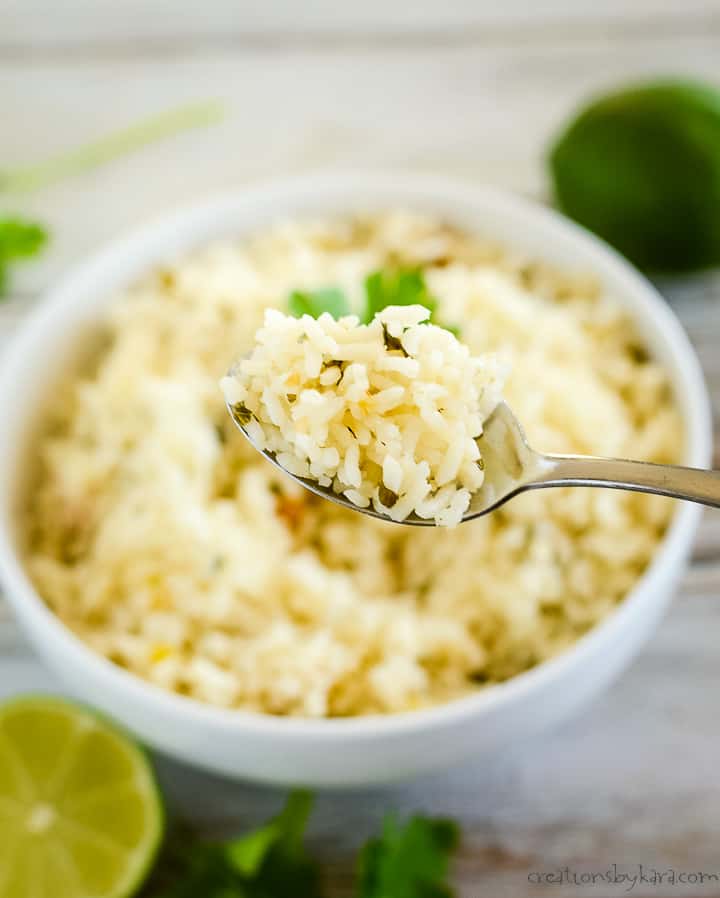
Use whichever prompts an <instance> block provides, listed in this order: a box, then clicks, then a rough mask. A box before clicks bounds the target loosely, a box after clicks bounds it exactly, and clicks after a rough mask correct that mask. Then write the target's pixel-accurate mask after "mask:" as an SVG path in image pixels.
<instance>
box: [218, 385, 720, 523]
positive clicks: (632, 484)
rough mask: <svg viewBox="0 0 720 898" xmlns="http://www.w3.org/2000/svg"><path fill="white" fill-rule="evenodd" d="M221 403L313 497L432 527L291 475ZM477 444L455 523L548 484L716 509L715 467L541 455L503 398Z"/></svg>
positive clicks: (719, 478)
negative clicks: (475, 463) (471, 481)
mask: <svg viewBox="0 0 720 898" xmlns="http://www.w3.org/2000/svg"><path fill="white" fill-rule="evenodd" d="M230 373H231V374H232V369H231V371H230ZM226 405H227V409H228V412H229V413H230V417H231V418H232V419H233V421H234V423H235V425H236V426H237V428H238V430H240V432H241V433H242V434H243V436H244V437H245V438H246V439H247V440H248V441H249V443H250V444H251V445H252V446H253V448H255V449H257V451H258V452H259V453H260V454H261V455H263V456H264V457H265V458H266V459H267V460H268V461H269V462H271V463H272V464H274V465H275V467H276V468H279V469H280V470H281V471H282V472H283V473H284V474H286V475H287V476H288V477H291V478H292V479H293V480H295V481H296V482H297V483H299V484H300V485H301V486H304V487H305V489H308V490H310V492H311V493H315V495H316V496H321V497H322V498H323V499H329V500H330V501H331V502H335V503H337V504H338V505H343V506H344V507H345V508H348V509H350V510H351V511H356V512H360V513H362V514H366V515H369V516H370V517H372V518H379V519H380V520H383V521H392V523H395V524H408V525H410V526H415V527H436V526H438V525H437V524H436V523H435V521H434V520H432V519H429V518H421V517H419V516H418V515H416V514H410V515H408V517H406V518H404V519H403V520H402V521H394V520H393V519H392V518H390V517H388V516H387V515H384V514H382V512H379V511H377V510H376V509H375V508H373V507H372V505H368V506H367V507H365V508H361V507H360V506H359V505H355V504H354V503H353V502H351V501H350V500H349V499H348V498H347V497H346V496H344V495H343V494H342V493H336V492H335V491H334V490H333V489H332V487H329V486H321V485H320V484H319V483H318V482H317V481H315V480H311V479H310V478H306V477H299V476H297V475H296V474H293V473H291V472H290V471H288V470H287V469H286V468H284V467H283V466H282V465H281V464H280V462H279V461H278V460H277V458H276V457H275V453H273V452H269V451H267V450H266V449H261V448H260V447H259V446H257V445H256V443H255V442H254V441H253V438H252V436H251V435H250V433H249V432H248V430H247V427H246V426H245V425H246V424H247V423H248V422H247V421H244V420H243V419H242V418H241V417H240V416H239V415H238V413H237V411H236V410H235V409H234V408H233V407H232V405H230V404H228V403H226ZM477 443H478V447H479V449H480V455H481V457H482V460H483V462H484V466H485V479H484V481H483V484H482V486H481V487H480V488H479V489H478V490H476V491H475V492H474V493H473V494H472V496H471V498H470V504H469V506H468V508H467V510H466V511H465V513H464V514H463V517H462V521H461V523H465V522H466V521H471V520H473V519H474V518H479V517H481V516H482V515H485V514H488V512H491V511H494V510H495V509H496V508H499V507H500V506H501V505H504V504H505V503H506V502H507V501H508V500H510V499H512V498H513V497H514V496H517V495H519V494H520V493H524V492H525V491H526V490H531V489H542V488H545V487H553V486H595V487H606V488H609V489H624V490H631V491H635V492H643V493H656V494H658V495H662V496H669V497H672V498H675V499H686V500H688V501H690V502H699V503H701V504H702V505H709V506H712V507H714V508H720V471H705V470H703V469H701V468H685V467H681V466H680V465H658V464H653V463H651V462H643V461H631V460H626V459H616V458H598V457H596V456H591V455H543V454H542V453H540V452H537V451H535V450H534V449H532V448H531V447H530V445H529V444H528V441H527V439H526V437H525V432H524V431H523V429H522V426H521V424H520V422H519V421H518V419H517V418H516V417H515V415H514V414H513V412H512V410H511V409H510V407H509V406H508V405H507V403H505V402H499V403H498V404H497V406H496V407H495V409H494V411H493V412H492V414H491V415H490V416H489V417H488V418H487V420H486V421H485V424H484V426H483V433H482V434H481V436H479V437H478V439H477Z"/></svg>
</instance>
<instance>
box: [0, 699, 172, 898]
mask: <svg viewBox="0 0 720 898" xmlns="http://www.w3.org/2000/svg"><path fill="white" fill-rule="evenodd" d="M162 830H163V811H162V803H161V800H160V795H159V791H158V787H157V784H156V782H155V778H154V775H153V772H152V768H151V766H150V764H149V762H148V759H147V758H146V756H145V754H144V752H143V751H142V750H141V749H140V748H138V746H136V745H135V744H134V743H133V742H132V741H131V740H130V739H129V738H128V737H127V736H125V735H124V734H122V733H121V732H119V731H118V730H117V729H116V728H115V727H114V726H112V725H111V724H110V723H108V722H107V721H105V720H104V719H102V718H100V717H97V716H96V715H94V714H93V713H92V712H91V711H89V710H87V709H86V708H83V707H79V706H77V705H74V704H72V703H70V702H68V701H65V700H63V699H60V698H55V697H50V696H32V697H22V698H18V699H13V700H11V701H10V702H8V703H6V704H4V705H1V706H0V898H127V896H129V895H132V894H133V892H135V891H136V890H137V888H138V887H139V885H140V884H141V883H142V881H143V879H144V878H145V875H146V874H147V872H148V870H149V868H150V866H151V864H152V861H153V859H154V857H155V854H156V852H157V848H158V845H159V843H160V840H161V837H162Z"/></svg>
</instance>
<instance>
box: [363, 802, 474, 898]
mask: <svg viewBox="0 0 720 898" xmlns="http://www.w3.org/2000/svg"><path fill="white" fill-rule="evenodd" d="M457 842H458V829H457V826H456V825H455V824H454V823H453V822H452V821H451V820H440V819H431V818H429V817H422V816H417V817H412V818H411V819H410V820H409V821H408V822H407V823H405V824H404V825H400V824H399V823H398V822H397V820H396V819H395V817H394V816H393V815H388V816H387V817H386V818H385V821H384V824H383V831H382V834H381V835H380V836H379V837H378V838H376V839H370V841H369V842H367V844H366V845H365V847H364V848H363V850H362V853H361V855H360V862H359V882H358V890H357V894H358V898H451V896H452V895H453V890H452V888H451V887H450V886H449V885H448V883H447V872H448V864H449V860H450V855H451V854H452V852H453V851H454V850H455V848H456V846H457Z"/></svg>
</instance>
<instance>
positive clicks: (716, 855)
mask: <svg viewBox="0 0 720 898" xmlns="http://www.w3.org/2000/svg"><path fill="white" fill-rule="evenodd" d="M658 74H683V75H690V76H697V77H700V78H704V79H707V80H710V81H712V82H715V83H716V84H719V85H720V2H716V0H682V2H681V0H633V2H625V0H605V2H604V3H602V4H600V3H597V2H592V0H576V2H573V0H552V2H546V3H543V2H538V3H530V2H527V0H504V2H502V3H491V2H481V0H477V2H473V0H445V2H442V3H441V2H430V0H415V2H411V0H400V2H390V0H385V2H381V0H363V2H362V3H358V4H348V3H338V2H332V0H314V2H313V0H307V2H305V3H303V4H300V3H293V2H290V0H287V2H275V3H270V2H255V3H250V2H233V0H206V2H203V3H192V2H189V0H156V2H142V0H124V2H122V3H118V2H111V0H63V2H57V0H54V2H53V0H0V128H1V129H2V139H1V141H0V169H2V168H3V167H12V166H14V165H19V164H23V163H29V162H31V161H32V160H42V159H44V158H46V157H48V156H50V155H52V154H54V153H56V152H60V151H62V150H64V149H69V148H71V147H72V146H74V145H76V144H81V143H83V142H84V141H87V140H91V139H93V138H95V137H98V136H101V135H103V134H104V133H107V132H108V131H112V130H114V129H117V128H119V127H123V126H124V125H127V124H132V123H134V122H136V121H137V120H138V119H141V118H143V117H145V116H149V115H152V114H153V113H156V112H160V111H162V110H165V109H167V108H170V107H173V106H177V105H180V104H182V103H186V102H190V101H194V100H208V99H218V100H220V101H221V102H222V103H223V105H224V106H225V109H226V117H225V119H224V121H223V122H222V123H221V124H219V125H217V126H215V127H213V128H210V129H208V130H205V131H198V132H195V133H192V134H189V135H185V136H182V137H179V138H176V139H174V140H172V141H169V142H167V143H163V144H158V145H156V146H154V147H152V148H150V149H148V150H146V151H144V152H142V153H140V154H137V155H135V156H132V157H130V158H127V159H125V160H122V161H120V162H117V163H115V164H112V165H110V166H108V167H106V168H103V169H101V170H98V171H95V172H92V173H90V174H87V175H83V176H81V177H79V178H76V179H74V180H71V181H67V182H65V183H63V184H62V185H61V186H57V187H55V188H53V189H47V190H44V191H42V192H39V193H36V194H32V195H30V194H29V195H27V196H16V197H12V198H3V197H0V208H2V211H6V208H7V211H11V210H14V211H18V212H23V213H25V214H28V215H32V216H37V217H38V218H40V219H42V220H43V221H46V222H47V223H48V224H49V225H50V227H51V228H52V231H53V243H52V246H51V248H50V251H49V252H48V253H47V255H46V256H45V257H44V258H43V260H42V261H39V262H38V263H37V264H32V265H28V266H27V267H26V268H25V269H24V270H23V271H22V272H21V273H20V276H19V277H18V278H17V279H16V280H15V282H14V290H13V294H12V296H11V298H10V299H9V301H7V302H5V303H3V304H2V305H1V306H0V335H2V338H3V339H6V338H7V337H8V336H9V335H10V333H11V331H12V329H13V328H14V327H15V326H16V324H17V322H18V321H19V320H20V319H21V318H22V316H23V315H24V314H26V313H27V311H28V309H30V308H31V307H32V305H33V303H34V302H35V301H36V299H37V298H38V296H39V295H40V294H41V292H42V291H43V290H44V289H45V288H46V287H48V286H50V285H52V283H53V282H54V280H55V279H56V277H58V276H60V275H61V274H62V273H63V272H64V271H65V270H66V269H67V268H68V267H69V266H71V265H73V264H74V263H76V262H78V261H80V260H81V259H83V258H84V257H85V256H86V255H87V254H88V253H89V252H91V251H92V250H94V249H95V248H96V247H98V246H100V245H101V244H102V243H103V242H104V241H106V240H108V239H110V238H112V237H115V236H116V235H117V234H118V233H120V232H123V231H125V230H127V229H130V228H133V227H135V226H136V225H138V224H140V223H141V222H143V221H145V220H147V219H149V218H152V217H153V216H156V215H159V214H162V213H164V212H165V211H167V210H168V208H170V207H174V206H178V205H181V204H183V203H187V202H190V201H193V200H195V199H199V198H202V197H204V196H206V195H207V194H209V193H216V192H219V191H222V190H225V189H232V188H235V187H237V186H239V185H242V184H246V183H249V182H251V181H255V180H258V179H260V178H263V177H267V176H272V175H275V174H284V173H288V172H299V171H303V170H308V169H315V168H320V167H338V166H364V167H383V168H391V169H392V168H395V169H398V170H400V169H414V170H430V171H439V172H449V173H453V174H456V175H458V176H461V177H466V178H468V179H470V180H473V181H484V182H490V183H494V184H497V185H500V186H503V187H508V188H511V189H514V190H517V191H520V192H522V193H525V194H528V195H532V196H535V197H539V198H543V197H544V196H545V194H546V187H545V181H544V174H543V164H542V157H543V152H544V148H545V146H546V143H547V140H548V138H549V136H550V135H551V134H552V133H553V132H554V130H555V129H556V128H557V127H558V126H559V124H560V123H561V122H562V121H563V120H564V119H565V117H566V116H567V115H568V114H569V113H570V112H571V111H572V109H573V108H574V107H575V106H576V105H577V104H578V103H579V102H581V101H582V100H583V99H584V98H585V97H587V96H588V95H590V94H591V93H592V92H594V91H598V90H602V89H603V88H605V87H607V86H609V85H613V84H617V83H623V82H625V81H628V80H631V79H635V78H642V77H646V76H653V75H658ZM661 286H662V288H663V290H664V291H665V294H666V296H667V297H668V300H669V301H670V302H671V304H672V305H673V307H674V308H675V310H676V312H677V313H678V315H679V316H680V318H681V319H682V321H683V323H684V324H685V326H686V328H687V329H688V331H689V333H690V336H691V338H692V339H693V341H694V343H695V345H696V347H697V349H698V351H699V353H700V355H701V358H702V361H703V365H704V368H705V372H706V375H707V378H708V381H709V383H710V386H711V390H712V393H713V399H714V403H715V410H716V414H717V413H720V280H719V279H718V278H717V277H712V276H707V277H703V278H697V279H689V280H684V281H681V282H674V283H664V284H662V285H661ZM716 463H718V464H720V461H716ZM718 684H720V513H708V514H706V517H705V521H704V525H703V528H702V531H701V535H700V538H699V541H698V544H697V548H696V550H695V555H694V561H693V564H692V567H691V569H690V571H689V573H688V575H687V577H686V578H685V580H684V583H683V587H682V590H681V593H680V595H679V596H678V598H677V600H676V602H675V604H674V606H673V609H672V611H671V612H670V614H669V616H668V617H667V619H666V620H665V622H664V623H663V625H662V626H661V628H660V630H659V631H658V633H657V634H656V636H655V638H654V639H653V640H652V641H651V643H650V644H649V645H648V646H647V648H646V649H645V651H644V652H643V653H642V655H641V657H640V658H639V659H638V661H637V662H636V663H635V664H634V665H633V667H632V668H631V669H630V670H629V672H628V673H627V674H626V675H625V676H624V677H623V678H622V679H621V681H620V682H619V683H617V684H616V685H615V686H614V687H613V688H612V689H611V690H610V691H609V692H608V693H607V694H606V695H605V696H603V697H602V698H601V699H600V700H599V701H597V702H596V703H595V704H594V705H593V706H592V707H591V708H588V709H587V710H586V711H585V712H584V713H582V714H581V715H580V716H579V717H578V718H576V719H575V720H574V721H572V722H571V723H569V724H567V725H565V726H564V727H563V728H562V729H561V730H559V731H557V732H555V733H553V734H552V735H551V736H549V737H548V738H545V739H543V740H542V741H539V742H534V743H532V744H526V745H514V746H508V752H507V754H506V756H505V757H503V758H502V759H498V761H497V763H496V764H493V765H492V766H491V767H489V768H488V767H487V766H485V765H483V766H480V765H478V764H473V763H472V762H470V763H468V764H467V765H465V766H463V767H462V768H459V769H455V770H453V771H452V772H449V773H446V774H441V775H437V776H434V777H430V778H427V779H424V780H420V781H415V782H413V783H411V784H408V785H404V786H397V787H393V788H389V789H375V790H367V791H362V792H356V793H347V794H327V795H323V796H321V797H320V798H319V801H318V807H317V811H316V814H315V816H314V818H313V824H312V827H311V838H312V841H313V843H314V847H315V849H316V851H317V852H318V853H319V854H320V855H321V856H322V857H323V858H324V860H325V862H326V864H327V867H328V871H329V879H330V889H331V893H332V895H336V896H343V895H350V894H351V889H352V875H353V860H352V859H353V857H354V853H355V851H356V849H357V847H358V845H359V843H360V842H361V841H362V839H363V838H364V837H365V836H366V835H367V834H368V833H369V832H370V831H371V830H372V829H374V828H376V827H377V826H378V823H379V821H380V819H381V817H382V815H383V813H384V812H385V811H386V810H387V809H390V808H395V809H399V810H401V811H403V810H407V811H410V810H413V809H422V810H425V811H428V812H431V813H434V814H444V815H452V816H454V817H457V818H458V819H459V820H460V821H461V822H462V825H463V830H464V841H463V845H462V850H461V852H460V854H459V857H458V860H457V864H456V866H455V876H454V878H455V882H456V885H457V888H458V894H459V895H460V896H461V898H479V896H480V895H488V896H491V898H503V896H507V898H522V896H531V895H537V896H541V895H542V896H549V898H558V896H563V898H564V896H568V898H574V896H576V895H578V894H588V895H590V896H600V898H605V896H608V895H615V894H617V895H619V894H623V890H624V889H627V884H625V885H623V886H615V887H613V886H607V885H604V886H600V885H596V886H584V887H578V886H573V885H564V886H549V885H545V886H539V885H534V884H533V883H532V882H529V881H528V875H529V874H531V873H533V872H540V871H552V870H555V869H556V868H559V867H565V866H569V867H570V868H574V869H575V870H577V871H578V872H581V871H597V872H599V871H602V870H605V869H606V868H607V867H608V866H609V865H611V864H612V863H613V862H615V863H617V864H619V865H626V867H627V869H628V870H629V871H630V872H633V871H634V872H637V865H638V864H640V863H642V864H643V865H645V867H646V868H648V867H654V868H655V869H657V870H659V871H666V870H667V869H668V868H674V869H675V870H676V871H680V870H684V871H690V872H698V871H704V872H706V873H718V874H720V775H719V774H718V743H719V742H720V711H719V708H718V705H719V699H718V695H719V694H720V690H719V689H718ZM52 686H53V681H52V678H51V677H50V675H49V674H47V673H46V672H45V671H44V670H43V669H42V668H41V666H40V665H39V664H38V663H37V662H36V661H35V660H34V659H33V656H32V654H31V652H30V650H29V649H28V648H27V646H26V644H25V642H24V641H23V639H22V637H21V636H20V634H19V633H18V632H17V630H16V628H15V626H14V624H13V623H12V621H11V619H10V615H9V612H8V611H7V609H6V608H3V606H2V605H1V604H0V694H2V695H4V694H10V693H14V692H18V691H21V690H25V689H37V688H51V687H52ZM160 768H161V776H162V779H163V781H164V783H165V784H166V785H167V787H168V791H169V794H170V800H171V804H172V805H173V806H174V807H176V808H177V809H178V810H180V811H181V812H182V813H185V814H186V815H187V816H189V817H190V818H192V819H193V820H195V821H197V822H199V823H201V824H202V825H203V827H204V828H205V829H206V830H207V831H208V832H210V833H219V832H233V831H235V830H238V829H241V828H242V827H244V826H249V825H253V824H255V823H257V822H258V821H260V820H261V819H263V818H264V817H265V816H266V815H268V814H269V813H271V812H272V811H273V810H274V809H275V808H276V807H277V806H278V804H279V802H280V801H281V800H282V794H281V793H280V792H279V791H274V790H270V789H261V788H255V787H250V786H242V785H229V784H228V783H226V782H222V781H220V780H218V779H215V778H212V777H208V776H205V775H203V774H200V773H198V772H196V771H192V770H190V769H188V768H186V767H183V766H181V765H179V764H176V763H172V762H169V761H161V763H160ZM631 894H633V895H637V896H640V895H653V896H674V895H720V881H715V882H714V883H713V882H711V883H709V884H706V885H704V886H701V885H688V886H682V885H679V884H676V885H674V886H673V885H668V884H666V885H660V886H657V885H656V886H653V885H650V884H647V883H645V884H643V883H637V885H635V887H634V888H633V889H632V891H631Z"/></svg>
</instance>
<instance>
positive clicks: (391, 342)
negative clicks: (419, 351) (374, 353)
mask: <svg viewBox="0 0 720 898" xmlns="http://www.w3.org/2000/svg"><path fill="white" fill-rule="evenodd" d="M382 330H383V341H384V343H385V349H387V350H388V352H393V351H394V350H398V351H400V352H401V353H402V354H403V355H404V356H405V358H408V353H407V352H406V351H405V347H404V346H403V345H402V340H401V339H400V338H399V337H393V335H392V334H391V333H390V331H389V330H388V329H387V325H386V324H385V322H384V321H383V326H382Z"/></svg>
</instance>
